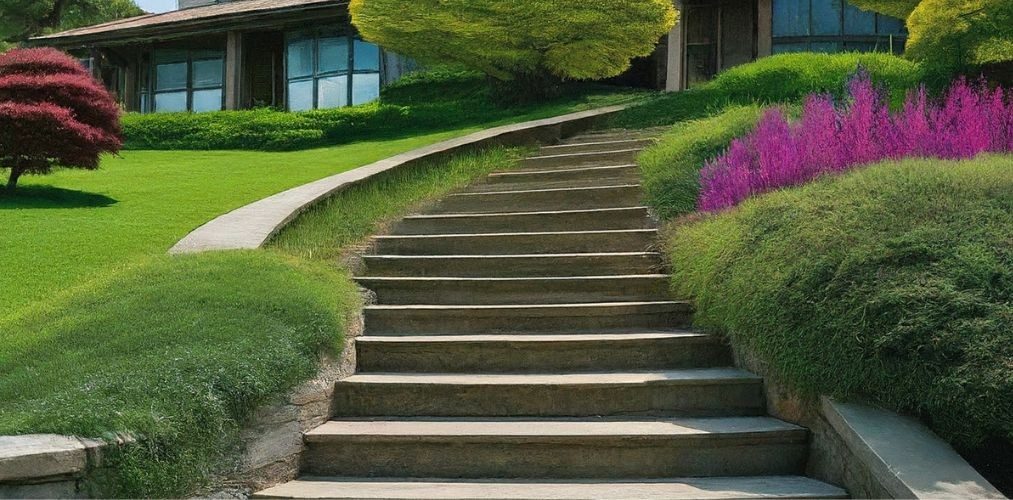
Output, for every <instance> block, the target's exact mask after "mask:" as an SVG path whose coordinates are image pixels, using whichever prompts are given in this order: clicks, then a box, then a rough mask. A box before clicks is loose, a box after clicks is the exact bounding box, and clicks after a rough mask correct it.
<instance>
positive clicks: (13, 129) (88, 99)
mask: <svg viewBox="0 0 1013 500" xmlns="http://www.w3.org/2000/svg"><path fill="white" fill-rule="evenodd" d="M122 146H123V139H122V133H121V131H120V110H119V107H118V106H117V105H116V101H115V100H114V99H113V96H112V95H110V93H109V92H108V91H107V90H106V89H105V88H103V87H102V84H100V83H99V82H97V81H96V80H95V79H94V78H92V76H91V75H90V74H89V73H88V71H87V70H86V69H85V68H84V67H83V66H82V65H81V64H80V63H79V62H78V61H77V60H75V59H74V58H72V57H70V56H69V55H67V54H65V53H63V52H60V51H58V50H56V49H47V48H38V49H14V50H11V51H8V52H6V53H4V54H0V169H10V177H9V179H8V181H7V190H8V191H13V190H14V189H15V187H16V186H17V184H18V179H19V178H20V177H21V176H22V175H24V174H46V173H49V172H50V171H51V170H52V169H53V167H56V166H59V167H67V168H83V169H88V170H94V169H96V168H98V166H99V158H100V156H101V155H102V153H115V152H118V151H119V150H120V148H121V147H122Z"/></svg>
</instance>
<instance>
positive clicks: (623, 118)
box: [614, 53, 922, 128]
mask: <svg viewBox="0 0 1013 500" xmlns="http://www.w3.org/2000/svg"><path fill="white" fill-rule="evenodd" d="M859 66H861V67H863V68H865V69H866V70H867V71H869V73H870V74H871V75H872V78H873V81H875V82H876V83H877V84H883V85H886V86H888V88H889V89H890V91H891V92H890V97H891V101H892V102H894V103H898V104H899V103H900V102H902V101H903V98H904V94H905V93H906V92H907V90H908V89H911V88H914V87H916V86H917V85H918V84H919V83H920V82H921V79H922V71H921V69H920V68H919V66H918V65H916V64H914V63H912V62H910V61H907V60H905V59H902V58H900V57H897V56H892V55H888V54H861V53H845V54H815V53H798V54H782V55H777V56H772V57H765V58H762V59H759V60H758V61H756V62H753V63H750V64H744V65H742V66H738V67H735V68H731V69H729V70H727V71H724V72H722V73H720V74H719V75H718V76H717V77H716V78H715V79H714V80H711V81H710V82H707V83H706V84H704V85H701V86H700V87H697V88H694V89H692V90H689V91H687V92H678V93H673V94H659V95H656V96H655V97H654V98H652V99H647V100H644V101H643V102H641V103H640V104H637V105H635V106H632V107H630V109H628V110H626V111H625V112H624V113H622V114H620V115H619V116H618V117H617V118H616V119H614V125H615V126H620V127H634V128H636V127H648V126H653V125H669V124H674V123H678V122H681V121H685V120H693V119H698V118H704V117H707V116H711V115H713V114H716V113H719V112H720V111H721V110H722V109H724V108H725V107H727V106H730V105H745V106H749V105H756V104H773V103H792V102H798V101H799V100H801V99H802V98H804V97H805V96H806V95H808V94H811V93H820V92H824V93H831V94H835V95H841V94H842V93H843V91H844V89H845V84H846V83H847V81H848V80H849V79H850V77H851V75H853V74H854V73H855V70H856V68H857V67H859Z"/></svg>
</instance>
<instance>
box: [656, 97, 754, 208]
mask: <svg viewBox="0 0 1013 500" xmlns="http://www.w3.org/2000/svg"><path fill="white" fill-rule="evenodd" d="M762 113H763V108H761V107H759V106H755V105H754V106H732V107H729V108H727V109H725V110H724V111H723V112H721V113H720V114H717V115H715V116H712V117H710V118H704V119H701V120H692V121H688V122H684V123H680V124H678V125H676V126H675V127H673V128H672V130H670V131H669V132H667V133H666V134H665V135H663V136H662V137H661V139H660V140H659V141H658V143H657V144H656V145H654V146H651V147H650V148H648V149H646V150H645V151H644V152H643V153H641V154H640V156H639V158H637V163H638V164H639V165H640V170H641V172H642V174H643V183H644V191H645V192H646V195H647V200H648V202H649V203H650V204H651V206H653V207H654V208H655V210H657V212H658V214H659V215H660V216H661V217H663V218H670V217H675V216H678V215H684V214H688V213H690V212H693V211H694V210H696V200H697V197H698V195H699V193H700V168H701V167H702V166H703V165H704V163H706V162H707V161H708V160H710V159H711V158H714V157H715V156H717V155H719V154H721V153H722V152H723V151H724V150H725V149H726V148H727V147H728V144H729V143H730V142H731V141H732V139H735V138H736V137H739V136H742V135H745V134H746V133H748V132H749V131H750V130H752V129H753V127H755V126H756V122H757V121H758V120H759V119H760V115H761V114H762Z"/></svg>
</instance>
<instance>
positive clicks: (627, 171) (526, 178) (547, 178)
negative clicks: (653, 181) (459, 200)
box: [484, 163, 640, 186]
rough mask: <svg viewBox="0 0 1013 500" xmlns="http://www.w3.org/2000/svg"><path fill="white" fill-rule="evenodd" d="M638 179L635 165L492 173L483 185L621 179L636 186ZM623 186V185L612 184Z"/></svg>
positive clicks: (638, 169) (638, 172)
mask: <svg viewBox="0 0 1013 500" xmlns="http://www.w3.org/2000/svg"><path fill="white" fill-rule="evenodd" d="M639 178H640V167H638V166H637V165H635V164H632V163H631V164H626V165H609V166H605V167H578V168H572V167H571V168H554V169H548V170H525V171H506V172H493V173H491V174H489V175H488V177H486V178H485V180H484V182H485V184H489V185H494V186H499V185H506V186H510V185H518V184H522V185H527V184H531V183H535V182H562V181H570V182H574V181H588V182H603V181H611V180H615V179H622V180H624V181H629V182H625V183H627V184H636V180H637V179H639ZM614 184H624V183H621V182H619V183H614Z"/></svg>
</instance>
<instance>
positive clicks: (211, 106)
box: [193, 88, 222, 113]
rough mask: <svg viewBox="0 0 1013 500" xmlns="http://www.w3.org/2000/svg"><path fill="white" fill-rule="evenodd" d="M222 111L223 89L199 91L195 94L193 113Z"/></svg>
mask: <svg viewBox="0 0 1013 500" xmlns="http://www.w3.org/2000/svg"><path fill="white" fill-rule="evenodd" d="M221 110H222V89H220V88H218V89H214V90H198V91H196V92H194V93H193V111H194V112H196V113H200V112H203V111H221Z"/></svg>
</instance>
